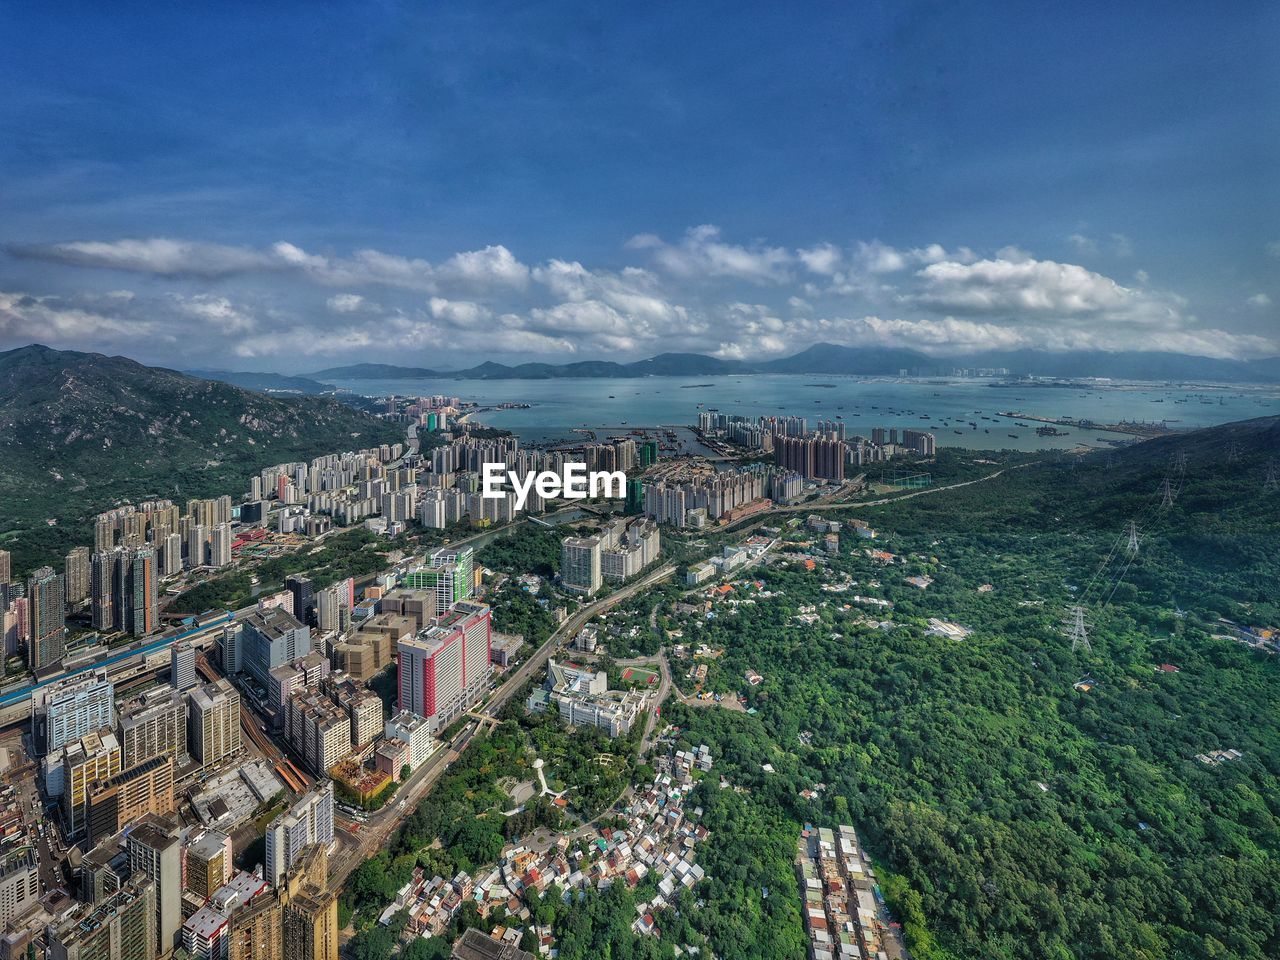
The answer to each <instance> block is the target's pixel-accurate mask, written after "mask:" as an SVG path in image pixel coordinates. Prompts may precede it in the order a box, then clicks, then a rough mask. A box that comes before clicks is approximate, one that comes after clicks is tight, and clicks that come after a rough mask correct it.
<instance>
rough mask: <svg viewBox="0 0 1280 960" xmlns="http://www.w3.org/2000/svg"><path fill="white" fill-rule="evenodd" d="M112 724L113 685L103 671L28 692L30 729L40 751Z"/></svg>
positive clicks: (55, 747)
mask: <svg viewBox="0 0 1280 960" xmlns="http://www.w3.org/2000/svg"><path fill="white" fill-rule="evenodd" d="M115 724H116V717H115V687H114V685H113V684H112V683H111V681H110V680H108V679H107V672H106V671H105V670H91V671H89V672H87V673H82V674H79V675H76V676H73V677H66V678H65V679H62V680H58V681H55V682H54V683H51V684H49V685H48V686H45V687H37V688H36V689H35V690H33V691H32V692H31V730H32V734H33V735H34V738H35V742H36V748H37V749H38V750H40V751H41V752H42V753H53V752H54V751H56V750H57V749H58V748H59V747H63V746H66V745H67V744H68V743H71V742H72V741H74V740H79V739H80V738H81V737H83V736H85V735H86V734H89V733H93V732H94V731H97V730H107V729H110V728H112V727H114V726H115Z"/></svg>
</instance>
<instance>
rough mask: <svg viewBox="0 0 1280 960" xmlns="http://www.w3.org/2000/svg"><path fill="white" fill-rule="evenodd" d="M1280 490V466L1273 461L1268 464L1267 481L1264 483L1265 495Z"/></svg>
mask: <svg viewBox="0 0 1280 960" xmlns="http://www.w3.org/2000/svg"><path fill="white" fill-rule="evenodd" d="M1277 490H1280V464H1277V463H1276V461H1274V460H1272V461H1271V462H1270V463H1268V464H1267V479H1266V480H1264V481H1263V483H1262V492H1263V493H1275V492H1276V491H1277Z"/></svg>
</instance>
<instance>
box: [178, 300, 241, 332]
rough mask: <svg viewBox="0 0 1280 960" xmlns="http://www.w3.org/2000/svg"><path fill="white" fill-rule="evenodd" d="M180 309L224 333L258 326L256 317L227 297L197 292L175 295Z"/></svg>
mask: <svg viewBox="0 0 1280 960" xmlns="http://www.w3.org/2000/svg"><path fill="white" fill-rule="evenodd" d="M173 299H174V301H175V302H176V303H177V304H178V309H179V310H181V311H183V312H184V313H186V314H188V315H190V316H192V317H195V318H196V319H197V320H198V321H200V322H201V323H202V324H208V325H209V326H211V327H212V328H213V329H215V330H218V331H220V332H222V333H237V334H239V333H247V332H248V331H250V330H253V329H254V328H255V327H256V326H257V322H256V321H255V320H254V318H253V317H252V316H251V315H250V314H249V313H248V312H246V311H245V310H244V309H242V308H241V307H239V306H236V305H235V304H233V303H232V302H231V301H230V300H228V299H227V298H226V297H214V296H210V295H208V294H197V295H195V296H193V297H174V298H173Z"/></svg>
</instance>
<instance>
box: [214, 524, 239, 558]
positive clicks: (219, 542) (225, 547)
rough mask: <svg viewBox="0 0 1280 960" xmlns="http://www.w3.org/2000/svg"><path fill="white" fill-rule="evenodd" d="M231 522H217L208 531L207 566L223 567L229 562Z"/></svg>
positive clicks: (231, 540)
mask: <svg viewBox="0 0 1280 960" xmlns="http://www.w3.org/2000/svg"><path fill="white" fill-rule="evenodd" d="M234 539H235V538H234V537H233V536H232V535H231V524H229V523H218V524H215V525H214V526H213V527H212V529H210V531H209V566H211V567H225V566H227V565H228V564H230V563H231V544H232V542H233V540H234Z"/></svg>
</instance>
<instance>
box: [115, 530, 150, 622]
mask: <svg viewBox="0 0 1280 960" xmlns="http://www.w3.org/2000/svg"><path fill="white" fill-rule="evenodd" d="M116 574H117V580H118V583H119V586H118V587H117V589H116V609H117V611H119V612H120V614H121V620H120V629H122V630H124V631H125V632H126V633H131V634H133V635H134V636H135V637H145V636H147V635H148V634H150V633H155V631H156V630H158V629H160V590H159V570H158V568H157V566H156V552H155V549H154V548H152V547H139V548H138V549H136V550H126V551H125V552H124V555H123V556H122V557H121V558H120V562H119V563H118V564H117V566H116Z"/></svg>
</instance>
